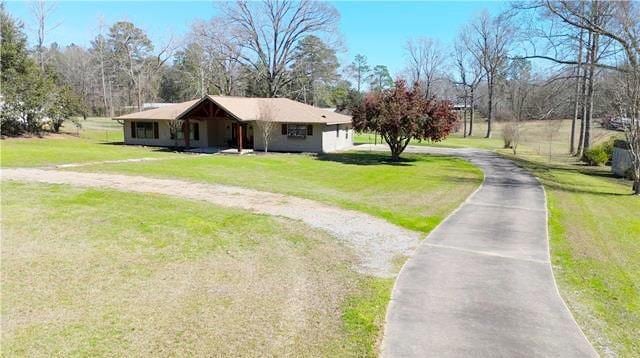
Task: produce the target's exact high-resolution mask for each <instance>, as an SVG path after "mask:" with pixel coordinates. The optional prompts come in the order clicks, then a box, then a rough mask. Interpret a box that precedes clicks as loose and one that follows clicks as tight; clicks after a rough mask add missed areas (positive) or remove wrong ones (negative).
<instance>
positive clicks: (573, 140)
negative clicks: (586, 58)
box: [569, 29, 584, 155]
mask: <svg viewBox="0 0 640 358" xmlns="http://www.w3.org/2000/svg"><path fill="white" fill-rule="evenodd" d="M583 32H584V30H582V29H581V30H580V38H579V40H578V67H577V68H576V74H577V77H576V86H575V94H574V97H575V103H574V106H573V119H572V120H571V139H570V143H569V154H571V155H573V154H575V151H576V122H577V121H578V114H579V112H580V82H581V79H580V71H581V70H582V36H583Z"/></svg>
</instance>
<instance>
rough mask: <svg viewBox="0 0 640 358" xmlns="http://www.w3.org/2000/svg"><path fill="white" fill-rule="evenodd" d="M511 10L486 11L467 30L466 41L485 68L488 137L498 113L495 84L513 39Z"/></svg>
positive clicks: (469, 48)
mask: <svg viewBox="0 0 640 358" xmlns="http://www.w3.org/2000/svg"><path fill="white" fill-rule="evenodd" d="M510 20H511V18H510V16H509V14H508V13H503V14H501V15H499V16H497V17H491V15H489V13H488V12H487V11H483V12H482V13H480V15H479V16H478V17H476V18H475V19H474V21H473V22H471V24H470V25H469V26H468V28H467V29H466V30H465V35H466V36H467V37H466V38H465V41H464V42H465V44H467V46H468V50H469V51H470V52H471V54H473V56H474V57H475V59H476V61H477V62H478V64H479V65H480V66H482V68H483V70H484V75H485V80H486V82H487V92H488V104H487V107H488V112H489V113H488V123H487V124H488V125H487V134H486V137H487V138H490V137H491V125H492V123H493V119H494V116H495V95H496V93H495V92H496V85H497V82H498V77H499V75H500V71H501V70H502V69H503V68H504V66H505V65H506V63H507V53H508V50H509V46H510V45H511V43H512V41H513V35H514V30H513V26H512V25H511V21H510Z"/></svg>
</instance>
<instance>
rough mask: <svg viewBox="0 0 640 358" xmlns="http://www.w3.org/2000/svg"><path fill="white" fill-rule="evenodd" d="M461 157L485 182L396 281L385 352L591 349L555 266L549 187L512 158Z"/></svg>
mask: <svg viewBox="0 0 640 358" xmlns="http://www.w3.org/2000/svg"><path fill="white" fill-rule="evenodd" d="M408 150H409V151H413V152H429V153H434V152H435V153H442V154H453V155H458V156H463V157H465V158H467V159H469V160H470V161H471V162H473V163H474V164H476V165H478V166H479V167H480V168H482V169H483V170H484V173H485V181H484V184H483V185H482V186H481V187H480V188H479V190H478V191H477V192H475V193H474V194H473V195H472V196H471V197H470V198H469V199H468V200H467V201H466V202H465V203H464V204H463V205H462V206H461V207H460V208H459V209H458V210H457V211H456V212H454V213H453V214H452V215H451V216H449V218H448V219H447V220H445V221H444V222H443V223H442V224H441V225H440V226H439V227H438V228H437V229H436V230H434V231H433V232H432V233H431V234H430V235H429V236H428V237H427V238H426V239H425V241H424V242H423V243H422V244H421V245H420V247H419V248H418V250H417V252H416V254H415V255H414V256H413V257H412V258H411V259H409V261H408V262H407V263H406V265H405V266H404V268H403V269H402V271H401V272H400V275H399V277H398V279H397V281H396V285H395V288H394V290H393V295H392V300H391V303H390V306H389V310H388V313H387V322H386V326H385V334H384V338H383V342H382V355H383V356H384V357H469V356H477V357H533V356H539V357H591V356H597V353H596V352H595V351H594V349H593V348H592V346H591V344H590V343H589V342H588V341H587V339H586V338H585V336H584V335H583V333H582V331H581V330H580V328H579V327H578V325H577V324H576V322H575V321H574V319H573V317H572V315H571V313H570V312H569V310H568V309H567V307H566V306H565V304H564V302H563V300H562V298H561V297H560V295H559V293H558V291H557V288H556V284H555V281H554V277H553V272H552V270H551V264H550V260H549V248H548V238H547V209H546V202H545V194H544V191H543V188H542V187H541V185H540V184H539V183H538V182H537V180H536V179H535V178H534V177H533V176H532V175H530V174H529V173H527V172H526V171H525V170H523V169H521V168H519V167H518V166H516V165H515V164H514V163H513V162H512V161H510V160H507V159H504V158H501V157H499V156H498V155H496V154H493V153H490V152H486V151H480V150H450V149H435V148H424V147H423V148H420V147H412V148H409V149H408Z"/></svg>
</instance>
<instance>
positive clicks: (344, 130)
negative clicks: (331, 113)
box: [322, 124, 353, 153]
mask: <svg viewBox="0 0 640 358" xmlns="http://www.w3.org/2000/svg"><path fill="white" fill-rule="evenodd" d="M324 127H325V128H324V131H323V134H322V151H323V152H326V153H329V152H335V151H337V150H342V149H346V148H349V147H351V146H353V128H352V126H351V124H329V125H324Z"/></svg>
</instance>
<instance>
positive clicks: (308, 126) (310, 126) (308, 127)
mask: <svg viewBox="0 0 640 358" xmlns="http://www.w3.org/2000/svg"><path fill="white" fill-rule="evenodd" d="M307 135H313V124H307Z"/></svg>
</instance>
